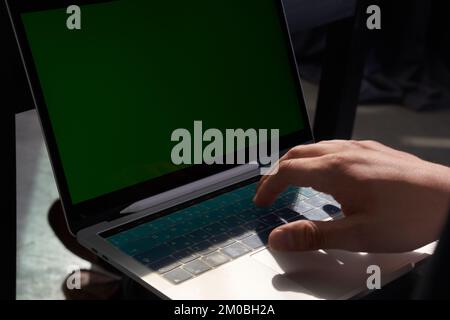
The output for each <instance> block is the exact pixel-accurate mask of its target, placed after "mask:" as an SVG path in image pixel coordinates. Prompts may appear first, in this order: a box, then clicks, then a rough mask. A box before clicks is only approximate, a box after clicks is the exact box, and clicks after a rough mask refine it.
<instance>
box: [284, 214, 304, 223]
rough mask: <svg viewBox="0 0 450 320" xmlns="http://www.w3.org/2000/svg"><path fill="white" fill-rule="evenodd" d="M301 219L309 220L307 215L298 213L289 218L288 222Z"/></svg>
mask: <svg viewBox="0 0 450 320" xmlns="http://www.w3.org/2000/svg"><path fill="white" fill-rule="evenodd" d="M299 220H308V219H307V218H306V217H305V216H302V215H298V216H295V217H292V218H289V219H288V223H291V222H295V221H299Z"/></svg>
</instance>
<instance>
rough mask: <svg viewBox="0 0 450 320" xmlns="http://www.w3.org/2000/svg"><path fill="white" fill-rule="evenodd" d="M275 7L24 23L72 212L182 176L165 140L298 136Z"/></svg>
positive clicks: (136, 11) (200, 7)
mask: <svg viewBox="0 0 450 320" xmlns="http://www.w3.org/2000/svg"><path fill="white" fill-rule="evenodd" d="M277 10H278V9H277V5H276V1H274V0H196V1H185V0H172V1H148V0H123V1H112V2H108V3H100V4H91V5H84V6H81V30H69V29H68V28H67V27H66V20H67V18H68V17H69V16H70V14H67V13H66V8H64V9H56V10H46V11H39V12H30V13H24V14H22V20H23V23H24V26H25V31H26V35H27V38H28V41H29V44H30V48H31V52H32V56H33V59H34V62H35V65H36V69H37V73H38V77H39V81H40V85H41V88H42V90H43V94H44V99H45V102H46V104H47V108H48V113H49V116H50V121H51V125H52V127H53V131H54V133H55V137H56V143H57V147H58V150H59V154H60V156H61V161H62V165H63V170H64V174H65V176H66V179H67V182H68V187H69V193H70V195H71V198H72V202H73V203H74V204H76V203H79V202H82V201H85V200H89V199H93V198H95V197H98V196H100V195H104V194H107V193H110V192H112V191H117V190H120V189H123V188H125V187H129V186H132V185H135V184H137V183H140V182H144V181H147V180H149V179H152V178H155V177H159V176H162V175H164V174H167V173H170V172H174V171H176V170H179V169H180V168H181V167H179V166H175V165H174V164H172V161H171V158H170V156H171V150H172V148H173V147H174V145H175V144H176V143H175V142H171V140H170V138H171V134H172V132H173V130H175V129H177V128H187V129H189V130H191V132H192V128H193V122H194V121H195V120H201V121H203V127H204V130H206V129H207V128H218V129H221V130H224V129H225V128H231V129H234V128H243V129H247V128H255V129H279V130H280V134H281V135H285V134H289V133H292V132H295V131H298V130H299V129H302V128H303V120H302V118H301V112H300V106H299V101H298V97H297V90H298V88H297V85H296V82H295V79H294V78H293V76H292V71H291V66H290V64H289V55H288V54H289V52H288V48H287V46H286V43H285V39H284V37H285V35H284V31H283V28H282V24H281V19H280V18H279V14H278V11H277Z"/></svg>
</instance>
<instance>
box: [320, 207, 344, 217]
mask: <svg viewBox="0 0 450 320" xmlns="http://www.w3.org/2000/svg"><path fill="white" fill-rule="evenodd" d="M322 210H323V211H325V212H326V213H327V214H328V215H329V216H331V217H337V216H339V215H341V213H342V212H341V208H339V207H337V206H335V205H332V204H326V205H324V206H323V207H322Z"/></svg>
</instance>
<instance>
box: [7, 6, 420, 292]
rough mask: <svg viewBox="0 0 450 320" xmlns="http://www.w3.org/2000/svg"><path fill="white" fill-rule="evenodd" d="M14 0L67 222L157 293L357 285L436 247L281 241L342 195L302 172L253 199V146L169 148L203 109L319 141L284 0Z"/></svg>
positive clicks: (210, 119)
mask: <svg viewBox="0 0 450 320" xmlns="http://www.w3.org/2000/svg"><path fill="white" fill-rule="evenodd" d="M6 3H7V6H8V11H9V14H10V17H11V21H12V23H13V26H14V30H15V35H16V38H17V41H18V44H19V47H20V52H21V57H22V60H23V63H24V65H25V68H26V72H27V77H28V81H29V84H30V87H31V90H32V94H33V100H34V103H35V106H36V109H37V111H38V114H39V119H40V122H41V125H42V129H43V132H44V136H45V141H46V144H47V148H48V152H49V156H50V160H51V163H52V167H53V171H54V175H55V179H56V182H57V186H58V190H59V193H60V197H61V200H62V204H63V208H64V212H65V217H66V221H67V224H68V227H69V229H70V231H71V232H72V233H73V235H74V236H76V237H77V239H78V241H79V242H80V243H81V244H82V245H83V246H84V247H86V248H87V249H88V250H90V251H91V252H93V253H94V254H96V255H98V256H99V257H101V258H102V259H103V260H105V261H107V262H108V263H110V264H111V265H113V266H114V267H116V268H117V269H119V270H120V271H121V272H123V273H124V274H126V275H128V276H129V277H131V278H132V279H134V280H135V281H137V282H138V283H140V284H142V285H143V286H144V287H145V288H147V289H148V290H150V291H152V292H153V293H155V294H157V295H158V296H160V297H161V298H165V299H347V298H353V297H358V296H361V295H364V294H365V293H367V292H368V290H369V289H368V286H367V279H368V277H369V275H370V274H368V270H369V267H370V266H373V265H376V266H379V268H380V270H382V274H381V282H382V283H383V284H384V283H387V282H389V281H391V280H393V279H395V278H396V277H398V276H400V275H401V274H403V273H405V272H407V271H408V270H410V269H411V268H412V266H413V265H414V263H416V262H418V261H420V260H421V259H423V258H424V257H426V256H427V252H426V251H424V250H418V251H415V252H410V253H404V254H376V255H374V254H364V253H351V252H345V251H339V250H319V251H314V252H305V253H276V252H272V251H270V249H268V248H267V241H268V236H269V234H270V232H271V230H273V229H274V228H275V227H277V226H279V225H282V224H285V223H289V222H292V221H296V220H300V219H311V220H331V219H341V218H343V215H342V212H341V210H340V206H339V204H338V203H337V202H336V201H335V200H334V199H333V197H331V196H329V195H325V194H322V193H320V192H318V191H316V190H314V189H312V188H309V187H308V186H304V187H290V188H289V189H288V190H286V191H285V192H284V193H283V194H282V195H281V196H280V197H279V198H278V200H277V201H276V202H275V203H274V204H273V205H272V206H271V207H268V208H256V207H255V206H254V204H253V202H252V198H253V196H254V194H255V186H256V183H257V181H258V180H259V179H260V172H261V170H260V169H261V168H260V166H259V165H258V163H257V162H256V163H255V162H252V163H250V162H249V163H244V164H229V163H228V164H226V165H225V164H219V163H213V164H210V165H207V164H205V163H203V164H186V163H184V164H182V165H176V164H174V163H173V161H172V158H171V152H172V151H173V147H174V142H173V141H172V139H171V135H172V133H173V132H174V130H176V129H179V128H186V130H188V131H189V130H192V128H193V126H194V124H195V123H196V121H197V122H198V121H201V122H202V124H203V126H204V128H205V129H206V128H216V129H217V130H219V131H225V130H227V129H228V128H244V129H248V128H256V129H264V128H266V129H277V130H278V132H279V152H280V154H283V152H285V151H286V150H288V149H289V148H291V147H293V146H295V145H299V144H307V143H312V142H313V137H312V133H311V128H310V125H309V121H308V115H307V111H306V107H305V102H304V99H303V94H302V90H301V84H300V80H299V76H298V70H297V64H296V61H295V56H294V53H293V50H292V45H291V40H290V36H289V31H288V25H287V22H286V19H285V14H284V10H283V4H282V2H281V1H277V0H245V1H242V0H217V1H209V0H198V1H182V0H173V1H148V0H116V1H86V0H83V1H81V0H80V1H78V5H76V6H75V7H74V6H72V5H73V3H72V2H70V3H69V2H67V1H61V0H58V1H56V0H54V1H53V0H46V1H22V0H15V1H6ZM69 6H71V7H70V8H69ZM190 132H192V131H190ZM191 138H192V141H191V142H192V143H193V144H195V143H196V142H195V141H200V140H195V139H198V138H199V137H195V132H194V133H192V137H191ZM200 138H201V137H200ZM197 143H200V146H202V143H204V141H200V142H197ZM254 147H255V146H254V145H253V146H251V145H250V144H248V146H247V145H245V148H244V149H245V150H246V151H248V150H250V149H251V148H254ZM256 147H259V145H258V146H256ZM272 152H275V151H274V150H272ZM219 153H220V152H219ZM225 154H226V150H225V151H223V156H225Z"/></svg>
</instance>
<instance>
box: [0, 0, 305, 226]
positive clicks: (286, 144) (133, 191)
mask: <svg viewBox="0 0 450 320" xmlns="http://www.w3.org/2000/svg"><path fill="white" fill-rule="evenodd" d="M5 1H6V5H7V8H8V11H9V13H10V17H11V20H12V23H13V27H14V31H15V34H16V39H17V42H18V45H19V49H20V53H21V58H22V61H23V63H24V66H25V70H26V74H27V79H28V82H29V86H30V89H31V92H32V96H33V102H34V104H35V108H36V109H37V112H38V115H39V119H40V122H41V126H42V129H43V133H44V136H45V141H46V145H47V150H48V153H49V157H50V161H51V164H52V167H53V172H54V175H55V179H56V183H57V187H58V190H59V194H60V197H61V201H62V204H63V208H64V211H65V214H66V220H67V222H68V224H69V227H70V230H71V231H72V232H73V233H74V234H75V233H76V232H77V231H78V230H80V229H82V228H84V227H88V226H91V225H93V224H95V223H98V222H101V221H104V220H112V219H114V218H115V217H118V216H119V211H120V210H121V209H122V208H125V207H127V206H128V205H130V204H132V203H134V202H137V201H139V200H142V199H145V198H148V197H150V196H153V195H157V194H159V193H162V192H165V191H168V190H170V189H173V188H175V187H179V186H182V185H186V184H189V183H192V182H194V181H197V180H199V179H202V178H206V177H208V176H211V175H214V174H217V173H220V172H224V171H226V170H229V169H232V168H234V167H236V166H238V165H196V166H191V167H188V168H185V169H181V170H179V171H176V172H174V173H171V174H168V175H164V176H162V177H158V178H154V179H150V180H148V181H146V182H143V183H138V184H135V185H133V186H130V187H126V188H124V189H121V190H118V191H114V192H111V193H108V194H105V195H102V196H99V197H96V198H93V199H90V200H86V201H83V202H80V203H76V204H73V202H72V199H71V196H70V193H69V188H68V182H67V180H66V177H65V174H64V171H63V166H62V161H61V157H60V154H59V150H58V147H57V144H56V138H55V135H54V131H53V128H52V125H51V122H50V117H49V114H48V110H47V106H46V102H45V99H44V95H43V91H42V88H41V84H40V81H39V77H38V74H37V70H36V66H35V63H34V60H33V57H32V53H31V48H30V46H29V43H28V40H27V37H26V33H25V27H24V25H23V23H22V19H21V14H22V13H26V12H34V11H41V10H49V9H61V8H66V7H68V6H69V5H71V4H73V2H72V1H68V0H44V1H39V2H35V1H25V0H14V1H12V0H11V1H10V0H5ZM115 1H116V0H112V1H111V0H109V1H105V0H80V1H77V2H78V3H77V4H78V5H86V4H96V3H105V2H115ZM272 1H274V2H275V3H276V5H277V8H278V15H279V18H280V24H281V27H282V28H283V33H284V38H285V43H286V46H287V50H288V52H289V63H290V65H291V72H292V76H293V78H294V81H295V82H296V86H297V97H298V102H299V105H300V113H301V116H302V119H303V121H304V124H303V129H302V130H299V131H297V132H294V133H292V134H289V135H287V136H283V137H280V150H285V149H288V148H290V147H293V146H295V145H298V144H301V143H306V142H310V141H312V140H313V137H312V132H311V128H310V123H309V118H308V114H307V111H306V105H305V101H304V97H303V92H302V87H301V82H300V76H299V72H298V67H297V62H296V58H295V54H294V50H293V46H292V42H291V37H290V34H289V27H288V24H287V20H286V16H285V13H284V8H283V4H282V1H281V0H272Z"/></svg>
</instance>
